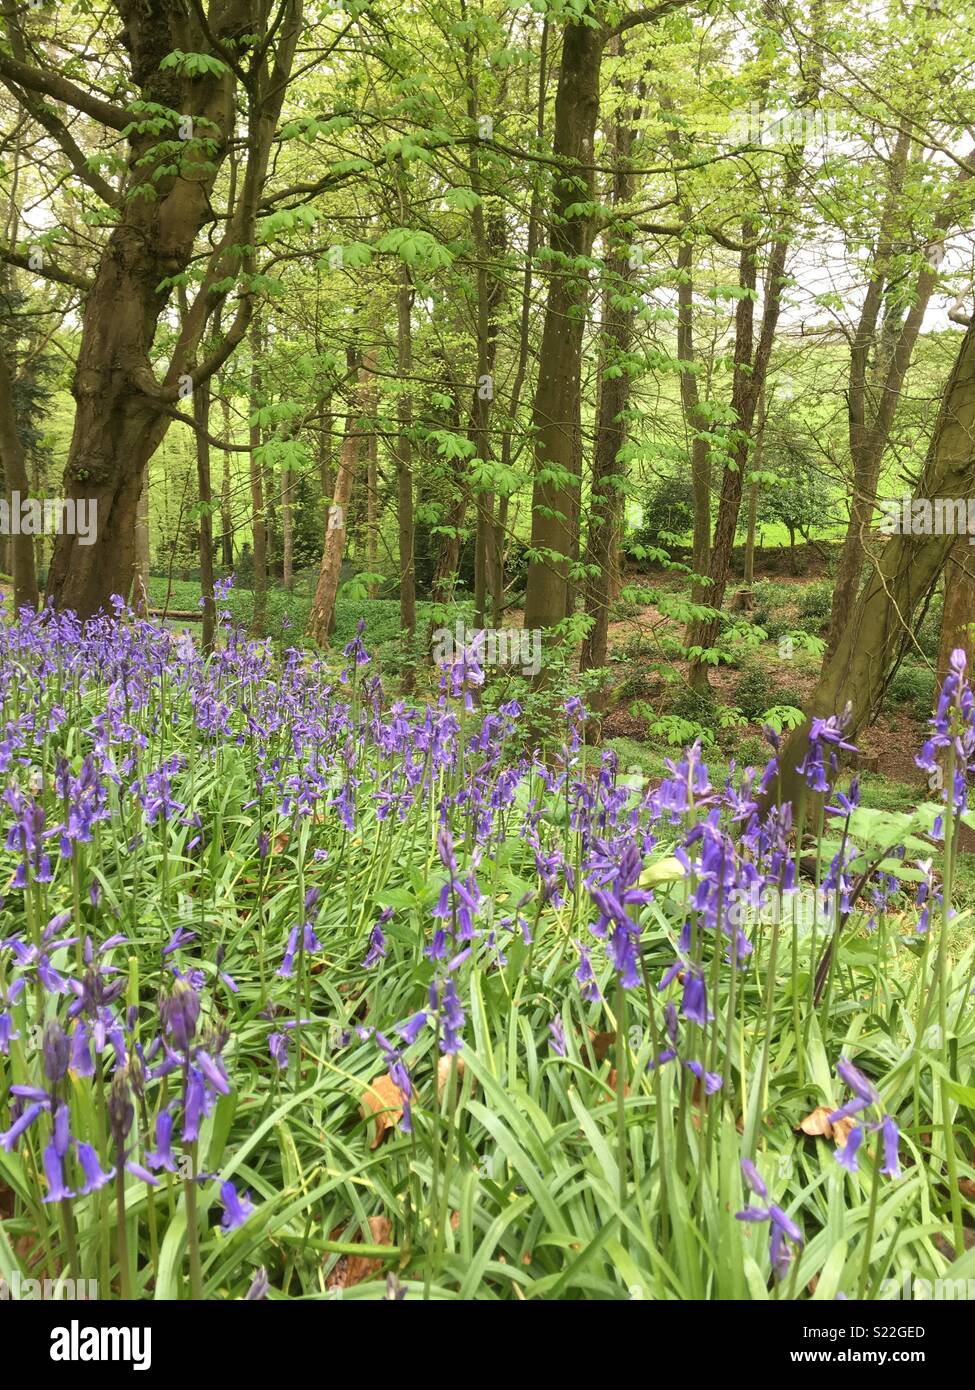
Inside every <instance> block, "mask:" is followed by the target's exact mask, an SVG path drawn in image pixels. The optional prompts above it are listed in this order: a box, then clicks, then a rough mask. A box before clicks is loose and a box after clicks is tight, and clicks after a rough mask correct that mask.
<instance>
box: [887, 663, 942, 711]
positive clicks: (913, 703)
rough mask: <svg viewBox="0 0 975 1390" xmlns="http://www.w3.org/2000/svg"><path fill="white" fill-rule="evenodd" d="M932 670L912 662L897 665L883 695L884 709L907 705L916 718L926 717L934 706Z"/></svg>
mask: <svg viewBox="0 0 975 1390" xmlns="http://www.w3.org/2000/svg"><path fill="white" fill-rule="evenodd" d="M934 688H935V677H934V672H933V671H929V670H928V669H927V667H925V666H916V665H914V663H913V662H911V663H907V662H905V663H904V665H902V666H901V667H899V669H898V670H897V672H896V673H895V675H894V678H893V680H892V681H891V682H890V684H889V685H888V687H887V693H886V695H885V697H884V708H885V709H888V710H890V709H896V708H897V707H898V706H900V705H909V706H910V707H911V710H912V712H913V713H914V714H915V715H916V716H917V717H918V719H927V718H928V716H929V715H930V713H931V710H932V709H933V708H934Z"/></svg>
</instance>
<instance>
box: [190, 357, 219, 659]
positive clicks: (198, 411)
mask: <svg viewBox="0 0 975 1390" xmlns="http://www.w3.org/2000/svg"><path fill="white" fill-rule="evenodd" d="M193 419H194V420H195V422H196V426H197V430H196V480H197V486H198V488H199V493H200V498H199V500H200V590H201V593H202V596H203V654H204V656H209V655H210V653H211V652H212V651H213V639H214V635H215V633H216V625H217V622H216V619H217V605H216V602H215V600H214V596H213V512H212V504H213V488H212V486H211V482H210V441H209V439H208V438H207V435H208V434H209V432H210V383H209V382H208V381H205V382H203V383H202V384H201V385H200V386H198V387H197V388H196V390H195V391H194V393H193Z"/></svg>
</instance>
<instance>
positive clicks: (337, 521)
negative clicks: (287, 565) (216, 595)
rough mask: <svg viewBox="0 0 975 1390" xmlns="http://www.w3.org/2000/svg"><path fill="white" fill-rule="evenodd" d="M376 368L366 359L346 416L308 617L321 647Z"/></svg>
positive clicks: (328, 624) (329, 617) (329, 623)
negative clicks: (320, 562) (363, 417)
mask: <svg viewBox="0 0 975 1390" xmlns="http://www.w3.org/2000/svg"><path fill="white" fill-rule="evenodd" d="M373 368H374V361H373V359H372V357H369V358H367V359H365V360H364V361H363V365H362V368H361V370H360V372H359V384H358V388H357V389H356V390H355V391H354V392H353V393H352V399H351V400H350V402H349V413H348V415H347V416H346V419H345V438H344V439H343V441H342V448H341V451H340V453H339V467H338V473H337V474H336V477H335V484H334V487H333V489H332V494H331V504H330V506H329V508H328V515H329V525H328V529H327V531H326V533H325V549H324V551H323V552H322V564H321V569H320V570H319V572H318V586H317V588H316V589H315V601H314V603H313V604H312V609H311V613H310V615H309V618H308V636H309V637H311V638H312V639H313V640H314V641H316V642H317V643H318V644H319V646H321V647H324V646H326V645H327V644H328V636H329V633H330V632H331V630H332V624H333V620H334V616H335V596H336V594H337V593H338V588H339V577H340V575H341V572H342V556H343V554H344V552H345V540H346V525H345V520H346V516H347V514H348V509H349V500H350V498H351V497H352V489H353V487H354V486H355V475H356V470H357V468H358V465H359V451H360V449H361V447H362V440H363V430H362V424H363V422H362V410H363V408H367V407H368V384H369V382H370V381H371V379H372V371H373Z"/></svg>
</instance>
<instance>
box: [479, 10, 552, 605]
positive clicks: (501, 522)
mask: <svg viewBox="0 0 975 1390" xmlns="http://www.w3.org/2000/svg"><path fill="white" fill-rule="evenodd" d="M548 23H549V22H548V19H547V18H546V19H544V20H543V21H542V32H541V35H540V36H539V46H538V88H537V94H536V101H535V139H536V142H537V144H538V148H539V149H541V147H542V142H543V138H544V135H545V91H546V86H547V83H548ZM526 105H527V93H526ZM541 213H542V199H541V195H540V193H539V190H538V185H537V183H536V185H535V186H534V187H533V188H532V196H531V203H530V204H529V208H528V230H527V234H526V241H525V270H524V275H523V277H522V287H521V317H520V322H519V326H518V358H517V362H516V364H515V375H514V381H513V382H512V385H511V396H510V398H509V400H508V423H507V424H506V426H505V430H504V434H503V435H502V438H501V469H502V476H504V477H507V475H508V473H509V471H510V469H511V466H512V429H513V427H514V425H515V424H516V422H517V420H518V414H519V411H520V409H521V392H522V388H523V387H524V384H525V375H526V372H527V370H528V349H529V345H530V340H531V337H530V335H531V311H532V275H533V271H534V268H535V254H536V252H537V250H538V241H539V228H540V224H541ZM509 500H510V492H509V491H505V493H504V494H503V496H502V497H501V498H500V499H499V501H498V510H497V516H496V519H495V533H494V534H495V539H494V556H495V567H494V594H493V595H492V622H493V624H494V626H495V627H496V628H500V627H501V624H502V620H503V617H504V591H505V583H504V562H505V554H506V550H505V537H506V533H507V526H508V507H509Z"/></svg>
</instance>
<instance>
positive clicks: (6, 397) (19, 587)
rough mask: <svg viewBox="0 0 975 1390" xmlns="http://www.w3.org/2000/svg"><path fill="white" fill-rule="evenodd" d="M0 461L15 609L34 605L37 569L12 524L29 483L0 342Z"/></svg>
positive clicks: (27, 538)
mask: <svg viewBox="0 0 975 1390" xmlns="http://www.w3.org/2000/svg"><path fill="white" fill-rule="evenodd" d="M0 461H2V465H3V476H4V482H5V486H6V496H7V508H8V512H7V514H8V517H9V519H10V522H11V527H10V567H11V570H12V571H13V575H12V577H13V581H14V604H15V606H16V607H17V608H18V609H20V608H36V607H37V605H38V602H39V595H38V591H37V572H36V570H35V568H34V540H33V537H32V536H31V535H30V534H26V535H21V534H20V527H19V525H17V524H16V523H17V522H19V519H20V503H21V501H26V500H27V498H28V497H29V496H30V483H29V481H28V478H27V465H26V463H25V461H24V449H23V445H22V444H21V442H20V435H19V434H18V432H17V418H16V415H15V412H14V387H13V371H12V369H11V366H10V364H9V362H8V360H7V354H6V352H5V351H4V349H3V346H2V344H0ZM14 494H16V496H15V495H14ZM126 587H127V586H126Z"/></svg>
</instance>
